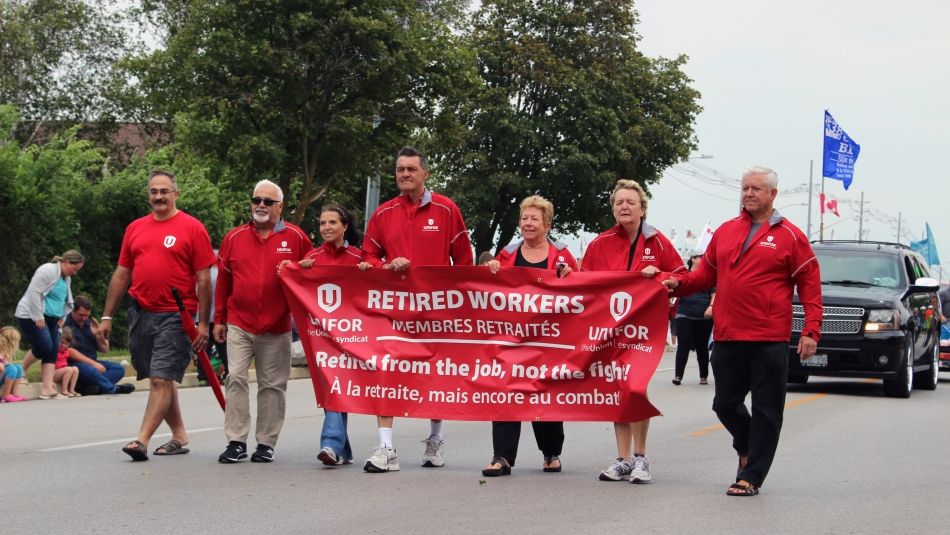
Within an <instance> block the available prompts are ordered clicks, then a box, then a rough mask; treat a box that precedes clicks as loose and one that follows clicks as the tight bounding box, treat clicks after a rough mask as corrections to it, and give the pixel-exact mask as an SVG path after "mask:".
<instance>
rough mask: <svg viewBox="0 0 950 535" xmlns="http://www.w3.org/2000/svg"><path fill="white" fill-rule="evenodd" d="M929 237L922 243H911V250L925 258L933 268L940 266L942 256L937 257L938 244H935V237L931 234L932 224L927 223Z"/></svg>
mask: <svg viewBox="0 0 950 535" xmlns="http://www.w3.org/2000/svg"><path fill="white" fill-rule="evenodd" d="M926 225H927V237H926V238H924V239H922V240H920V241H912V242H910V248H911V250H912V251H915V252H917V253H919V254H920V256H922V257H924V260H926V261H927V263H928V264H930V265H931V266H936V265H939V264H940V256H938V255H937V244H936V242H934V235H933V233H932V232H930V223H927V224H926Z"/></svg>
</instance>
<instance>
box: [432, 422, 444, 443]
mask: <svg viewBox="0 0 950 535" xmlns="http://www.w3.org/2000/svg"><path fill="white" fill-rule="evenodd" d="M429 427H430V428H431V429H432V431H431V432H430V433H429V434H430V435H431V436H434V437H438V438H439V440H442V420H429Z"/></svg>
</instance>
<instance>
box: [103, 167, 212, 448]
mask: <svg viewBox="0 0 950 535" xmlns="http://www.w3.org/2000/svg"><path fill="white" fill-rule="evenodd" d="M148 200H149V204H150V205H151V207H152V213H151V214H149V215H146V216H144V217H141V218H139V219H136V220H135V221H133V222H132V223H130V224H129V226H128V227H126V229H125V236H123V238H122V249H121V251H120V252H119V264H118V266H116V268H115V272H114V273H113V274H112V280H111V281H110V282H109V291H108V293H107V294H106V304H105V306H104V307H103V310H102V313H103V316H102V321H101V322H100V324H99V332H100V333H101V334H102V335H103V336H104V337H105V338H106V339H108V338H109V336H110V335H111V334H112V314H113V313H114V312H115V310H116V308H117V307H118V305H119V300H120V299H122V295H123V294H125V292H126V290H128V292H129V296H130V297H131V298H132V306H131V307H130V309H129V352H130V353H131V355H132V366H133V367H135V370H136V373H137V376H138V379H139V380H142V379H145V378H146V377H148V380H149V393H148V405H146V407H145V415H144V416H143V417H142V426H141V427H140V428H139V434H138V437H137V438H136V439H135V440H133V441H132V442H129V443H128V444H126V445H125V447H123V448H122V451H124V452H125V453H126V454H128V455H129V456H130V457H132V460H135V461H145V460H148V442H149V440H150V439H151V438H152V435H153V434H155V430H156V429H158V426H159V424H161V423H162V420H164V421H165V422H166V423H167V424H168V427H170V428H171V430H172V438H171V440H169V441H168V442H167V443H165V444H163V445H162V446H159V447H158V448H156V449H155V452H154V453H155V455H177V454H181V453H188V448H187V447H186V446H187V445H188V432H187V431H186V430H185V423H184V421H183V420H182V418H181V409H180V407H179V405H178V385H177V384H176V382H177V383H180V382H181V380H182V378H183V377H184V375H185V369H186V368H187V367H188V364H189V363H190V362H191V352H192V349H194V350H195V351H198V350H201V349H204V347H205V345H206V344H207V343H208V318H209V316H210V314H211V266H212V265H213V264H214V260H215V258H214V251H213V250H212V248H211V239H210V238H209V237H208V231H207V230H205V227H204V225H202V224H201V222H200V221H198V220H197V219H195V218H194V217H192V216H190V215H188V214H186V213H185V212H182V211H181V210H179V209H178V208H177V207H176V202H177V200H178V184H177V182H176V181H175V175H173V174H172V173H169V172H168V171H160V170H156V171H152V172H151V173H149V175H148ZM133 273H134V274H135V276H134V277H133ZM130 283H131V287H129V285H130ZM172 288H177V289H178V291H179V292H180V293H181V297H182V300H183V301H184V303H185V308H186V309H187V310H188V312H189V313H190V314H192V315H194V314H195V313H196V312H198V313H199V316H198V337H197V338H195V340H194V341H193V342H189V340H188V335H186V334H185V331H184V329H183V328H182V324H181V316H180V315H179V313H178V305H177V304H176V303H175V299H174V297H173V296H172V293H171V289H172ZM196 288H197V292H196V291H195V290H196Z"/></svg>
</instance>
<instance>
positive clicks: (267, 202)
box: [251, 197, 280, 206]
mask: <svg viewBox="0 0 950 535" xmlns="http://www.w3.org/2000/svg"><path fill="white" fill-rule="evenodd" d="M279 202H280V201H278V200H277V199H268V198H267V197H251V204H253V205H255V206H257V205H258V204H261V203H264V206H274V205H275V204H277V203H279Z"/></svg>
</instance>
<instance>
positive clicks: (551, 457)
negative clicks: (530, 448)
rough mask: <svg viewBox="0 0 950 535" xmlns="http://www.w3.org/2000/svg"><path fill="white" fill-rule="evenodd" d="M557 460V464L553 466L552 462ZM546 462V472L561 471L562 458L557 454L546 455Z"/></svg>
mask: <svg viewBox="0 0 950 535" xmlns="http://www.w3.org/2000/svg"><path fill="white" fill-rule="evenodd" d="M554 461H557V466H551V463H553V462H554ZM544 464H545V465H547V466H545V467H544V468H542V470H544V471H545V472H560V471H561V459H560V458H558V456H557V455H545V456H544Z"/></svg>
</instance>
